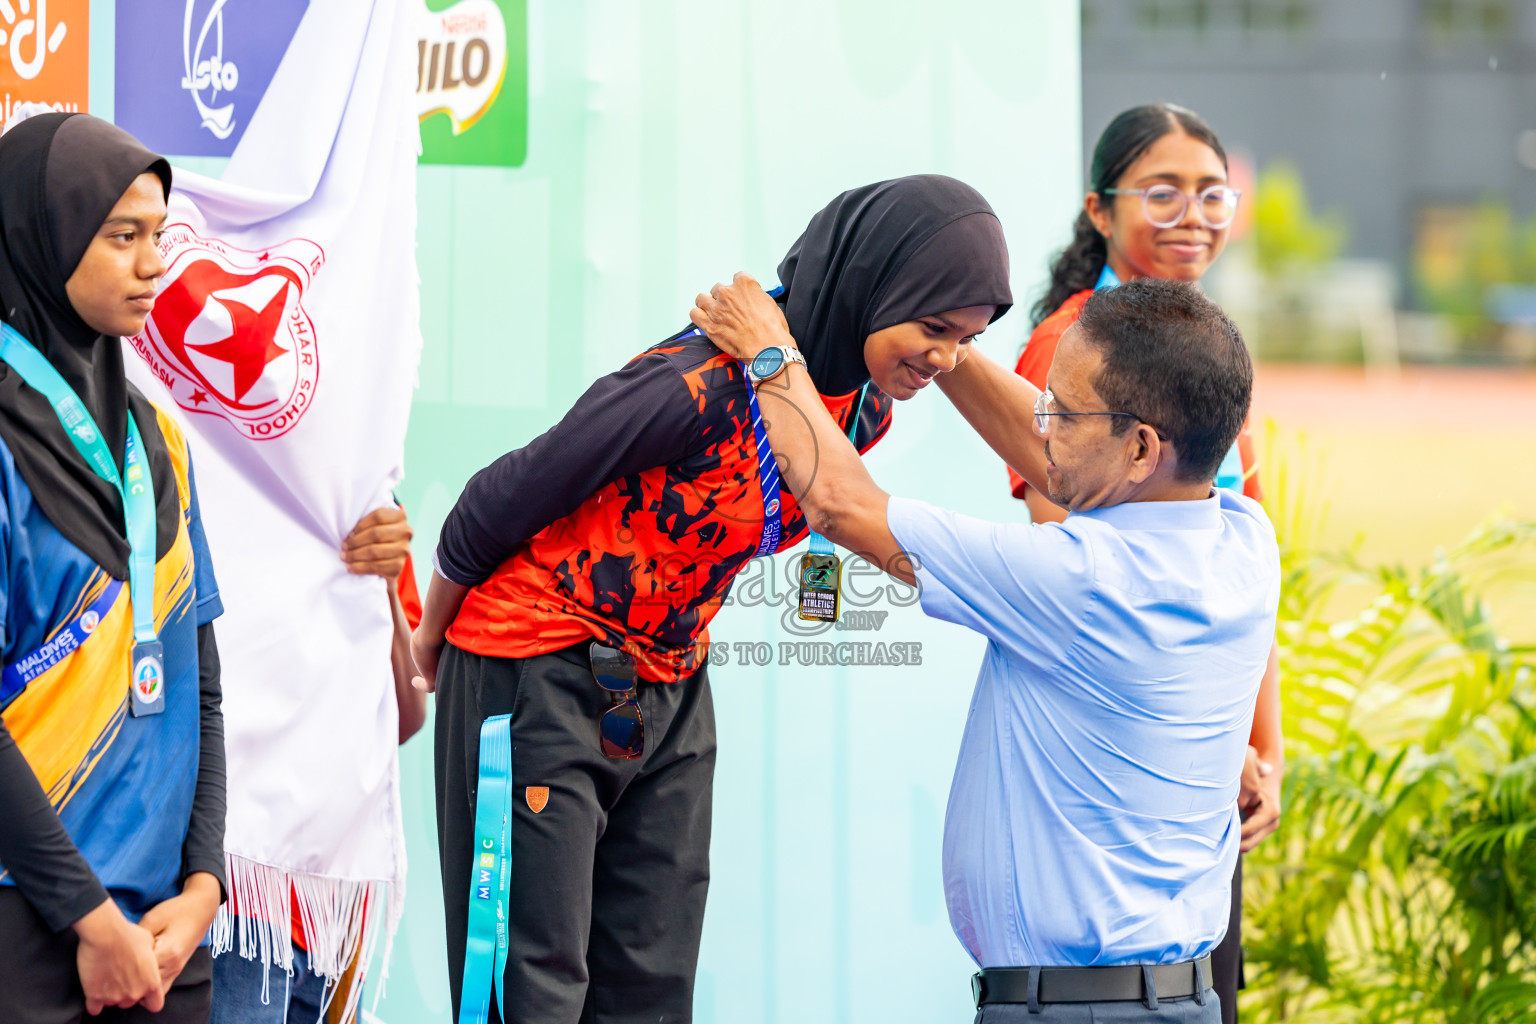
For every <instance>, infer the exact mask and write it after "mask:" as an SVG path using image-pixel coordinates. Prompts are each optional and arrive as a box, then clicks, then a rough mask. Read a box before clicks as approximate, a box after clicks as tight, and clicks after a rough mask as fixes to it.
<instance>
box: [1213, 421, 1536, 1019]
mask: <svg viewBox="0 0 1536 1024" xmlns="http://www.w3.org/2000/svg"><path fill="white" fill-rule="evenodd" d="M1270 438H1271V445H1270V447H1271V449H1273V447H1274V445H1273V443H1272V442H1273V438H1274V429H1273V426H1271V428H1270ZM1274 462H1275V460H1271V463H1272V464H1274ZM1296 464H1297V461H1296V460H1290V461H1288V462H1287V463H1286V465H1284V466H1282V467H1281V468H1280V469H1279V471H1278V476H1277V477H1275V478H1274V479H1273V481H1272V486H1271V488H1270V497H1271V511H1272V515H1273V518H1274V520H1275V525H1276V530H1277V532H1278V534H1279V536H1280V541H1281V557H1282V566H1283V569H1284V579H1285V586H1284V593H1283V596H1282V599H1281V608H1280V645H1281V668H1282V680H1283V683H1282V689H1283V694H1284V716H1285V731H1286V746H1287V767H1286V776H1285V785H1284V807H1285V813H1284V816H1283V818H1282V822H1281V827H1280V830H1279V831H1278V832H1277V833H1276V834H1275V835H1274V836H1272V837H1271V838H1270V839H1268V840H1267V841H1265V842H1264V843H1263V844H1262V845H1261V846H1260V847H1258V848H1257V849H1256V850H1254V851H1253V852H1252V853H1250V854H1249V855H1248V858H1247V864H1246V866H1245V870H1244V874H1245V887H1246V893H1245V897H1246V903H1245V911H1246V914H1245V916H1246V922H1245V926H1244V939H1245V946H1246V948H1247V953H1248V970H1247V973H1248V982H1249V988H1248V990H1247V992H1246V993H1245V994H1244V997H1243V1002H1242V1007H1243V1013H1244V1019H1245V1020H1249V1021H1264V1022H1268V1021H1320V1022H1321V1021H1327V1022H1334V1021H1340V1022H1342V1021H1349V1022H1371V1024H1375V1022H1381V1024H1386V1022H1398V1021H1413V1022H1423V1024H1452V1022H1455V1024H1462V1022H1468V1024H1470V1022H1472V1021H1478V1022H1484V1021H1489V1022H1499V1024H1513V1022H1517V1021H1525V1022H1536V649H1533V648H1520V647H1515V646H1512V645H1510V644H1509V643H1508V642H1507V641H1506V640H1505V639H1504V638H1502V637H1501V636H1500V635H1499V633H1498V631H1497V630H1496V629H1495V628H1494V625H1493V623H1492V621H1491V614H1490V610H1489V607H1488V605H1487V601H1486V599H1485V598H1484V597H1483V596H1482V595H1483V593H1484V591H1485V590H1486V588H1487V586H1488V584H1489V583H1490V581H1491V580H1493V579H1494V578H1496V577H1501V576H1504V575H1506V574H1508V573H1509V572H1510V571H1512V570H1513V571H1516V572H1522V573H1524V574H1526V578H1536V577H1533V576H1532V572H1533V570H1536V522H1533V521H1528V520H1514V519H1502V520H1496V521H1494V522H1492V523H1490V524H1489V525H1487V526H1485V527H1484V528H1482V529H1480V530H1478V531H1476V532H1475V533H1474V534H1473V535H1472V536H1471V537H1469V538H1468V539H1467V540H1466V541H1465V542H1463V543H1462V544H1461V545H1460V546H1459V547H1457V548H1456V549H1454V550H1452V551H1449V552H1442V553H1440V554H1439V555H1438V556H1437V557H1436V558H1435V560H1434V561H1433V563H1432V564H1430V565H1429V566H1427V567H1426V568H1423V569H1414V570H1410V569H1406V568H1404V567H1402V566H1367V565H1363V564H1361V563H1360V562H1359V560H1358V559H1357V558H1356V557H1355V556H1354V554H1353V553H1352V552H1344V553H1324V552H1319V551H1317V550H1315V549H1314V548H1313V546H1312V538H1313V537H1314V536H1315V535H1316V534H1315V528H1316V525H1317V515H1318V514H1317V513H1316V512H1315V511H1309V510H1311V509H1316V508H1317V507H1318V506H1317V504H1316V499H1315V496H1314V495H1313V494H1312V491H1313V490H1314V487H1315V481H1316V479H1317V473H1316V471H1315V470H1314V471H1312V472H1303V473H1302V474H1301V475H1300V477H1297V476H1295V474H1294V469H1293V467H1294V466H1295V465H1296ZM1288 471H1289V472H1290V473H1291V475H1289V476H1288V475H1287V473H1288ZM1362 588H1365V590H1366V592H1367V593H1369V594H1370V595H1371V597H1370V599H1369V600H1368V601H1366V602H1365V606H1364V610H1362V611H1360V612H1359V613H1358V614H1356V615H1353V616H1352V617H1348V618H1340V617H1337V616H1336V615H1334V614H1333V613H1331V611H1330V608H1331V607H1337V606H1338V605H1339V604H1340V603H1341V601H1342V600H1343V596H1341V590H1345V589H1347V590H1348V592H1349V593H1350V594H1356V595H1357V594H1358V593H1359V592H1360V591H1361V589H1362ZM1354 603H1355V604H1356V605H1358V604H1359V602H1358V601H1356V602H1354Z"/></svg>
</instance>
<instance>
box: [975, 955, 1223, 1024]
mask: <svg viewBox="0 0 1536 1024" xmlns="http://www.w3.org/2000/svg"><path fill="white" fill-rule="evenodd" d="M1210 987H1211V957H1210V954H1206V955H1205V956H1203V957H1201V958H1200V959H1198V960H1184V961H1181V962H1180V963H1176V964H1126V965H1123V966H1118V967H986V968H983V969H982V970H981V971H980V973H978V974H976V975H975V976H974V977H973V978H971V994H972V995H974V996H975V997H976V1005H977V1006H978V1007H980V1006H982V1005H983V1004H985V1003H1028V1004H1029V1008H1030V1012H1031V1013H1038V1012H1039V1006H1040V1004H1041V1003H1107V1002H1121V1001H1124V1002H1132V1001H1140V1000H1144V1001H1145V1002H1146V1003H1147V1005H1148V1006H1150V1007H1156V1006H1157V1001H1158V999H1159V998H1162V999H1178V998H1181V997H1184V996H1194V997H1195V1000H1196V1001H1197V1002H1200V1003H1204V1002H1205V999H1204V995H1205V991H1206V990H1207V989H1209V988H1210Z"/></svg>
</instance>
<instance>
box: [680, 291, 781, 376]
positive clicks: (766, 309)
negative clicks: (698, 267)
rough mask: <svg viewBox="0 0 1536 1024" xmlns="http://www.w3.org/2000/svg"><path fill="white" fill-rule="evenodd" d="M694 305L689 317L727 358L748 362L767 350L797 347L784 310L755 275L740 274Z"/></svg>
mask: <svg viewBox="0 0 1536 1024" xmlns="http://www.w3.org/2000/svg"><path fill="white" fill-rule="evenodd" d="M693 302H694V308H693V311H692V312H691V313H689V314H688V316H689V318H690V319H691V320H692V321H693V322H694V324H695V325H696V326H697V327H698V328H699V329H700V330H702V331H703V332H704V333H705V335H706V336H708V338H709V340H710V341H712V342H714V343H715V344H716V345H717V346H719V347H720V349H721V351H723V352H725V354H726V355H729V356H735V357H736V358H737V359H740V360H741V361H742V362H744V363H747V362H751V361H752V357H753V356H755V355H757V354H758V353H759V352H761V351H762V350H763V349H765V348H772V347H774V346H776V345H794V344H795V339H794V338H793V337H791V336H790V333H789V324H788V323H786V322H785V320H784V311H783V310H782V309H780V308H779V304H778V303H777V302H775V301H773V299H772V297H770V296H769V294H768V293H767V292H765V291H763V286H762V285H760V284H758V283H757V281H756V280H754V279H753V277H752V275H751V274H748V273H745V272H738V273H737V274H736V276H735V277H734V278H732V279H731V283H730V284H717V285H715V286H714V287H713V288H711V289H710V290H709V294H708V295H702V294H701V295H699V297H698V298H696V299H694V300H693Z"/></svg>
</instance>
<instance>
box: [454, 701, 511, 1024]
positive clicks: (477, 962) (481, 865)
mask: <svg viewBox="0 0 1536 1024" xmlns="http://www.w3.org/2000/svg"><path fill="white" fill-rule="evenodd" d="M511 831H512V716H511V715H496V716H494V717H492V718H487V719H486V720H485V722H484V723H482V724H481V726H480V779H479V782H478V783H477V784H476V788H475V849H474V854H473V857H474V860H473V861H472V863H471V864H470V868H469V928H468V930H467V931H466V933H465V936H464V984H463V987H462V988H461V989H460V991H459V1024H485V1021H486V1020H487V1019H488V1015H489V1009H490V999H491V991H492V989H495V992H496V1009H497V1011H498V1012H500V1014H501V1019H502V1020H503V1021H504V1020H506V1019H507V1012H506V1004H505V1003H504V1002H503V998H502V984H503V979H504V978H505V977H506V974H507V914H508V906H507V893H508V890H509V888H510V885H511V868H512V847H511Z"/></svg>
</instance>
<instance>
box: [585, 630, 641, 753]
mask: <svg viewBox="0 0 1536 1024" xmlns="http://www.w3.org/2000/svg"><path fill="white" fill-rule="evenodd" d="M588 655H589V657H590V658H591V660H592V678H593V679H595V680H597V685H598V686H601V687H602V688H603V689H604V690H607V691H608V696H609V697H610V698H612V700H613V706H612V707H610V708H609V709H608V710H607V711H604V712H603V717H602V718H601V719H599V720H598V723H597V733H598V738H599V739H600V740H601V741H602V747H603V756H604V757H612V758H620V759H623V760H626V761H633V760H634V759H635V758H637V757H639V756H641V755H642V754H644V753H645V722H644V721H643V720H642V719H641V717H640V701H639V700H638V699H636V690H635V659H634V658H631V657H630V656H629V655H628V654H626V653H624V652H623V651H620V650H615V649H614V648H612V647H609V646H607V645H605V644H599V643H594V644H593V645H592V647H591V648H590V649H589V650H588Z"/></svg>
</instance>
